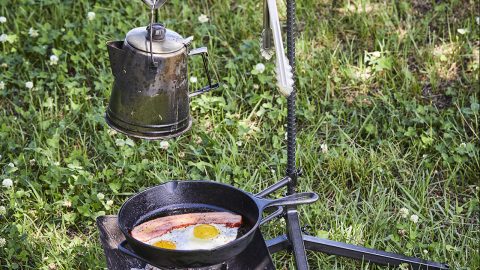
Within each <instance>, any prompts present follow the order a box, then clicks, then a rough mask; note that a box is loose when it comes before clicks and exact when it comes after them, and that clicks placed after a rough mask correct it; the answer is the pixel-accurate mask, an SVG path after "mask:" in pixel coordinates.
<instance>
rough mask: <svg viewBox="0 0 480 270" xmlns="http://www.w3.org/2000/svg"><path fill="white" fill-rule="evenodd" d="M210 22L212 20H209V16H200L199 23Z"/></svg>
mask: <svg viewBox="0 0 480 270" xmlns="http://www.w3.org/2000/svg"><path fill="white" fill-rule="evenodd" d="M209 20H210V19H209V18H208V16H207V15H205V14H201V15H200V16H198V21H199V22H200V23H206V22H208V21H209Z"/></svg>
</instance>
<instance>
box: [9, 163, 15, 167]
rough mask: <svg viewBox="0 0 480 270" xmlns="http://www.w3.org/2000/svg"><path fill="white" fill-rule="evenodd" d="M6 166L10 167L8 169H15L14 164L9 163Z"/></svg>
mask: <svg viewBox="0 0 480 270" xmlns="http://www.w3.org/2000/svg"><path fill="white" fill-rule="evenodd" d="M7 166H8V167H10V168H13V167H15V164H13V162H10V163H8V165H7Z"/></svg>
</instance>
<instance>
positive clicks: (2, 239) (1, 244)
mask: <svg viewBox="0 0 480 270" xmlns="http://www.w3.org/2000/svg"><path fill="white" fill-rule="evenodd" d="M6 243H7V240H5V238H1V237H0V248H1V247H4V246H5V244H6Z"/></svg>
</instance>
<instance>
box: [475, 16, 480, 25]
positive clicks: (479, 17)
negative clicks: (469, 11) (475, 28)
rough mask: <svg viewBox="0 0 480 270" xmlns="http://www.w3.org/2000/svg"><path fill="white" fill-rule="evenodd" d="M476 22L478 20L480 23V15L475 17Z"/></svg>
mask: <svg viewBox="0 0 480 270" xmlns="http://www.w3.org/2000/svg"><path fill="white" fill-rule="evenodd" d="M475 22H477V24H478V25H480V16H477V17H475Z"/></svg>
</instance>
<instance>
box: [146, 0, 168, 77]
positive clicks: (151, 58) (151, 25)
mask: <svg viewBox="0 0 480 270" xmlns="http://www.w3.org/2000/svg"><path fill="white" fill-rule="evenodd" d="M144 2H145V3H147V2H151V10H150V11H151V14H150V33H149V34H150V60H151V62H152V68H157V67H158V63H157V62H155V60H153V23H154V18H155V5H157V3H158V2H157V0H153V1H152V0H144ZM159 2H162V1H159ZM163 3H165V1H163ZM163 3H162V4H163Z"/></svg>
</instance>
